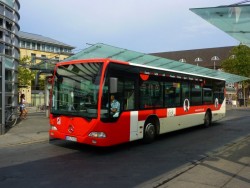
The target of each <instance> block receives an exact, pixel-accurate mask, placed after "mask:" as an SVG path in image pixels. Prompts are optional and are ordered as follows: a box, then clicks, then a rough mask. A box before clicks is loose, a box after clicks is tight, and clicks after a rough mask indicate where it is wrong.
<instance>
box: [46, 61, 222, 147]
mask: <svg viewBox="0 0 250 188" xmlns="http://www.w3.org/2000/svg"><path fill="white" fill-rule="evenodd" d="M111 95H112V96H114V97H115V100H116V101H117V102H118V103H119V107H118V108H119V109H118V113H115V114H116V115H114V113H112V110H111V109H112V107H111ZM224 95H225V80H223V79H215V78H212V77H208V76H201V75H198V74H197V75H196V74H189V73H185V72H182V71H176V70H175V71H174V70H168V69H164V68H159V67H154V66H147V65H141V64H136V63H131V62H126V61H121V60H116V59H111V58H96V59H95V58H90V59H83V60H79V59H78V60H71V61H66V62H60V63H58V64H56V66H55V70H54V76H53V79H52V92H51V104H50V131H49V136H50V139H51V140H54V139H61V140H67V141H73V142H78V143H83V144H88V145H94V146H112V145H117V144H121V143H126V142H130V141H135V140H139V139H142V140H143V141H144V142H145V143H150V142H152V141H153V140H154V139H155V138H156V137H157V135H160V134H164V133H168V132H171V131H176V130H180V129H185V128H188V127H192V126H197V125H202V126H204V127H209V126H210V125H211V124H212V122H214V121H218V120H220V119H222V118H223V117H224V116H225V113H226V107H225V97H224Z"/></svg>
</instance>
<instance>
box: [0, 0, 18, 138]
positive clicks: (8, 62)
mask: <svg viewBox="0 0 250 188" xmlns="http://www.w3.org/2000/svg"><path fill="white" fill-rule="evenodd" d="M19 9H20V3H19V1H18V0H0V134H3V133H4V132H5V110H7V109H8V107H9V106H17V103H18V102H17V101H18V89H17V88H18V83H17V67H18V62H19V52H20V51H19V37H18V31H19V29H20V27H19V25H18V21H19V19H20V15H19V13H18V11H19Z"/></svg>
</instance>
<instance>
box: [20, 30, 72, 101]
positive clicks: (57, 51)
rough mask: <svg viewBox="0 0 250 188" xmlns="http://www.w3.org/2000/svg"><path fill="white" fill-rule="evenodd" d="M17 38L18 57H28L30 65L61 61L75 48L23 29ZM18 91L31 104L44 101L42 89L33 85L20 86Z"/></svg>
mask: <svg viewBox="0 0 250 188" xmlns="http://www.w3.org/2000/svg"><path fill="white" fill-rule="evenodd" d="M19 38H20V42H19V48H20V58H23V57H28V58H29V60H30V61H31V65H32V66H34V65H37V64H39V63H43V62H59V61H62V60H64V59H66V58H67V57H69V56H71V55H72V50H73V49H74V48H75V47H73V46H70V45H68V44H65V43H63V42H59V41H57V40H55V39H52V38H49V37H45V36H42V35H38V34H33V33H27V32H23V31H19ZM39 76H44V74H41V75H39ZM19 93H20V94H21V93H23V94H25V96H26V101H27V103H28V104H30V105H31V106H41V105H44V103H45V100H44V98H45V97H44V91H43V90H40V89H39V88H37V87H35V86H34V85H31V86H23V87H20V88H19Z"/></svg>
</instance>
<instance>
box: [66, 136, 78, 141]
mask: <svg viewBox="0 0 250 188" xmlns="http://www.w3.org/2000/svg"><path fill="white" fill-rule="evenodd" d="M66 140H69V141H72V142H76V141H77V138H76V137H73V136H66Z"/></svg>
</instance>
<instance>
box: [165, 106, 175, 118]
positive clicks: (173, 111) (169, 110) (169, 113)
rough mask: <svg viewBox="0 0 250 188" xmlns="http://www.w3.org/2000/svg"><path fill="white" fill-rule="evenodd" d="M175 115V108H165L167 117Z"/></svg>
mask: <svg viewBox="0 0 250 188" xmlns="http://www.w3.org/2000/svg"><path fill="white" fill-rule="evenodd" d="M175 115H176V108H169V109H168V110H167V117H174V116H175Z"/></svg>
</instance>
